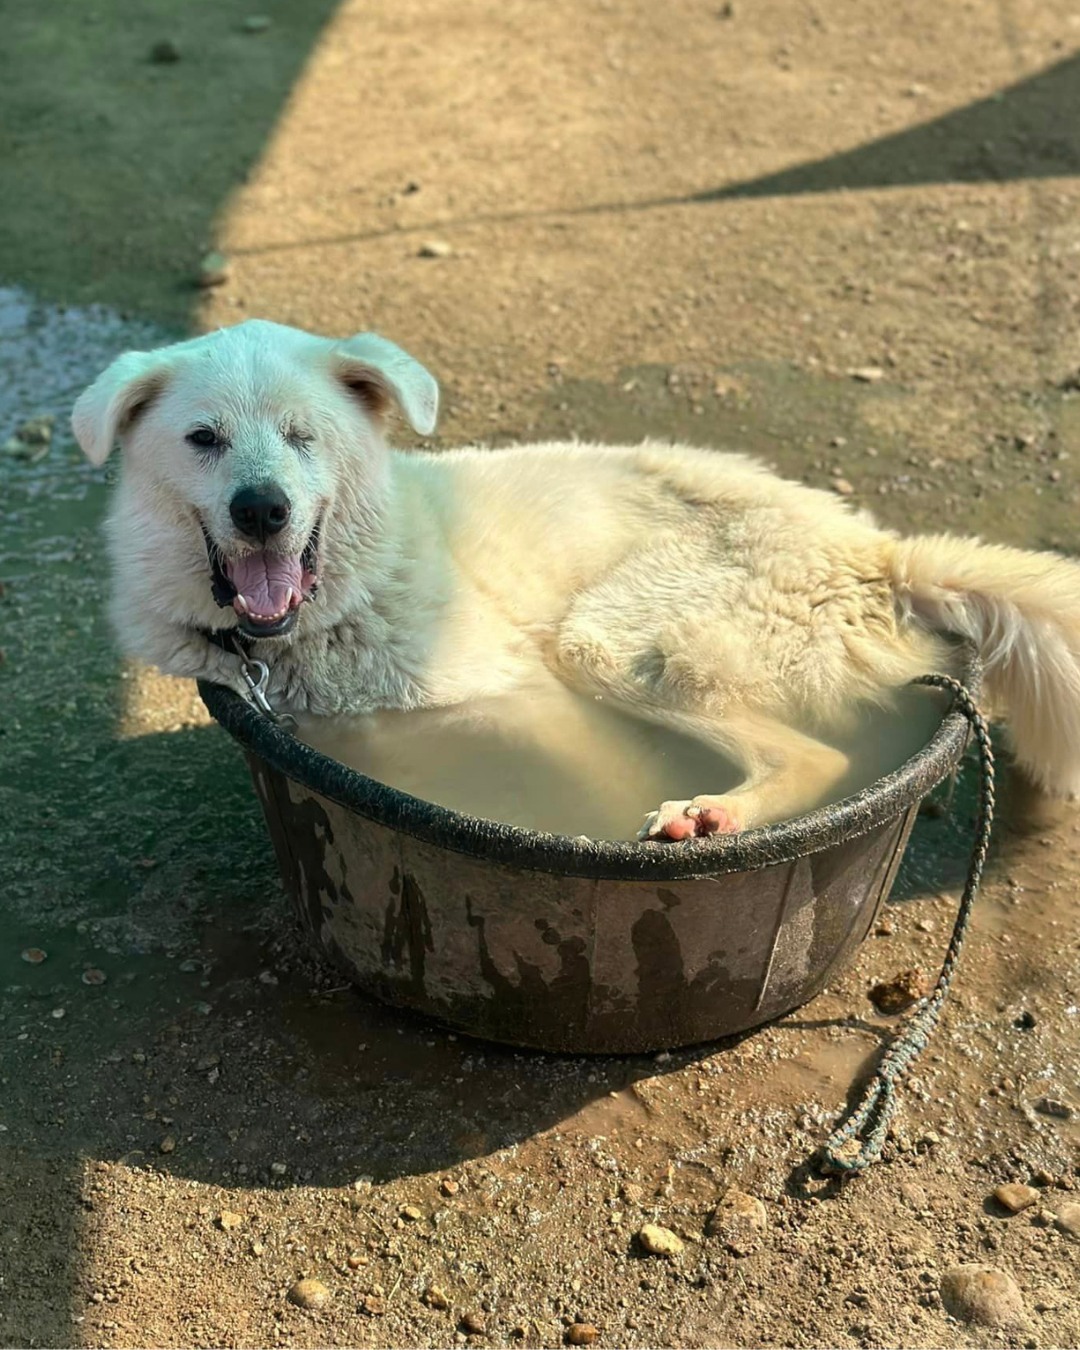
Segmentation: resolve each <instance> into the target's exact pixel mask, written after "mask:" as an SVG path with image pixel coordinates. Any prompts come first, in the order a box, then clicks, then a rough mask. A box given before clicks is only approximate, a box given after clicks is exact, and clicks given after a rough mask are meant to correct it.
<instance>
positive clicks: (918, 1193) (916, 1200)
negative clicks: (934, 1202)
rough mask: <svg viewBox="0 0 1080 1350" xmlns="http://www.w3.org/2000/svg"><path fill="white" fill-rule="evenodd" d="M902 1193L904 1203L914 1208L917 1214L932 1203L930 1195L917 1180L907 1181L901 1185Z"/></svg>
mask: <svg viewBox="0 0 1080 1350" xmlns="http://www.w3.org/2000/svg"><path fill="white" fill-rule="evenodd" d="M900 1194H901V1196H902V1197H903V1201H904V1204H905V1205H907V1206H909V1208H911V1209H913V1210H914V1211H915V1212H916V1214H918V1213H921V1212H922V1211H923V1210H924V1209H926V1208H927V1207H928V1205H929V1204H930V1197H929V1196H928V1195H927V1194H926V1191H925V1190H924V1189H923V1188H922V1187H921V1186H920V1185H919V1184H918V1182H916V1181H905V1182H904V1184H903V1185H902V1186H901V1187H900Z"/></svg>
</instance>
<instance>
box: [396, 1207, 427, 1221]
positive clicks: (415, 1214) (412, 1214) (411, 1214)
mask: <svg viewBox="0 0 1080 1350" xmlns="http://www.w3.org/2000/svg"><path fill="white" fill-rule="evenodd" d="M398 1213H399V1214H400V1215H401V1217H402V1218H403V1219H408V1221H409V1222H410V1223H416V1222H417V1220H418V1219H422V1218H423V1217H424V1211H423V1210H422V1209H420V1208H419V1207H418V1206H417V1205H402V1206H401V1208H400V1209H399V1210H398Z"/></svg>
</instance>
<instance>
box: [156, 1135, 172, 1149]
mask: <svg viewBox="0 0 1080 1350" xmlns="http://www.w3.org/2000/svg"><path fill="white" fill-rule="evenodd" d="M175 1151H176V1140H175V1139H174V1138H173V1136H172V1135H171V1134H167V1135H166V1136H165V1138H164V1139H163V1140H162V1141H161V1143H160V1144H158V1152H159V1153H174V1152H175Z"/></svg>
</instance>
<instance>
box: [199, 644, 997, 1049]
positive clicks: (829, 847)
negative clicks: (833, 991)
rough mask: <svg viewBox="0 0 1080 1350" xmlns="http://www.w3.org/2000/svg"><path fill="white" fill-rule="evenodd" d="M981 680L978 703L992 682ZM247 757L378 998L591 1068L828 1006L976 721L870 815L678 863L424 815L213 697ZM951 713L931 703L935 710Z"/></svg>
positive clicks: (451, 815)
mask: <svg viewBox="0 0 1080 1350" xmlns="http://www.w3.org/2000/svg"><path fill="white" fill-rule="evenodd" d="M962 678H963V679H964V681H965V683H966V684H967V685H968V687H969V689H973V688H974V685H975V683H976V682H977V671H976V670H975V669H974V665H973V663H972V662H969V663H968V668H967V669H966V671H965V672H964V673H963V675H962ZM199 688H200V693H201V695H202V698H203V701H204V702H205V704H206V706H207V708H208V709H209V711H210V713H211V715H212V716H213V717H214V718H215V719H216V720H217V721H218V722H219V723H220V724H221V726H222V727H224V728H225V730H226V731H227V732H229V734H230V735H231V736H232V737H233V738H234V739H235V740H236V741H238V742H239V744H240V745H241V747H242V748H243V751H244V753H245V755H246V757H247V761H248V765H249V767H250V769H251V775H252V778H253V780H254V784H255V790H256V792H257V794H258V797H259V800H260V802H261V803H262V808H263V811H264V813H265V816H266V822H267V825H268V826H269V830H270V837H271V839H272V841H273V845H274V849H275V851H276V853H277V859H278V863H279V866H280V869H281V876H282V879H283V881H284V883H285V889H286V891H287V892H288V894H289V896H290V897H291V899H292V902H293V904H294V905H295V907H296V910H297V912H298V913H299V916H300V918H301V920H302V922H303V923H304V925H305V926H306V927H307V928H308V929H309V930H310V932H311V933H312V934H314V936H315V938H316V939H317V940H318V942H319V943H320V944H321V945H322V947H323V948H324V949H325V951H326V952H327V953H328V954H329V956H330V957H331V958H332V959H333V960H334V962H335V963H336V964H337V965H338V966H339V967H340V968H341V970H342V971H343V972H344V973H345V975H346V976H347V977H348V978H349V979H350V980H352V981H353V982H355V984H356V985H358V986H359V987H360V989H362V990H364V991H365V992H366V993H368V994H370V995H373V996H374V997H375V998H377V999H381V1000H382V1001H384V1002H386V1003H390V1004H394V1005H397V1006H400V1007H404V1008H410V1009H412V1010H414V1011H416V1012H420V1013H424V1014H427V1015H429V1016H431V1017H433V1018H437V1019H438V1020H439V1021H440V1022H443V1023H445V1024H447V1025H449V1026H451V1027H454V1028H455V1029H458V1030H461V1031H464V1032H467V1033H469V1034H471V1035H474V1036H479V1037H484V1038H486V1039H489V1040H494V1041H504V1042H508V1043H510V1044H512V1045H519V1046H530V1047H534V1048H537V1049H541V1050H551V1051H560V1052H569V1053H574V1054H607V1053H640V1052H647V1051H656V1050H661V1049H671V1048H674V1047H676V1046H683V1045H691V1044H695V1043H698V1042H702V1041H711V1040H715V1039H718V1038H720V1037H723V1036H730V1035H733V1034H735V1033H737V1032H742V1031H746V1030H747V1029H748V1028H750V1027H754V1026H757V1025H759V1024H761V1023H763V1022H767V1021H769V1020H770V1019H772V1018H775V1017H779V1016H780V1015H781V1014H783V1013H787V1012H789V1011H791V1009H793V1008H795V1007H798V1006H799V1005H800V1004H802V1003H805V1002H806V1001H807V1000H808V999H811V998H813V997H814V995H815V994H817V993H818V992H819V991H820V990H821V989H822V988H824V987H825V985H826V984H827V983H828V982H829V980H830V979H832V978H833V976H834V975H835V974H837V972H838V971H839V970H840V969H841V968H842V967H843V966H844V964H845V962H846V961H847V960H848V958H849V957H850V956H851V954H852V952H853V951H854V949H855V948H856V947H857V946H858V945H859V943H860V942H862V940H863V938H864V937H865V936H866V934H867V932H868V931H869V929H870V927H871V925H872V924H873V923H874V920H875V917H876V915H877V913H878V910H879V908H880V907H881V905H882V903H883V902H884V900H885V899H886V897H887V896H888V893H889V890H890V888H891V886H892V883H893V879H894V877H895V876H896V871H897V868H898V867H899V864H900V859H901V856H902V854H903V851H904V846H905V844H906V843H907V839H908V835H909V834H910V832H911V827H912V825H913V823H914V820H915V816H916V814H917V812H918V809H919V804H920V802H921V801H922V800H923V798H924V797H925V796H926V795H927V793H928V792H930V791H931V790H932V789H933V788H934V787H936V786H937V785H938V784H939V783H941V782H942V781H943V780H944V779H945V778H947V777H948V776H949V775H950V774H951V773H952V772H953V770H954V769H955V767H956V766H957V764H958V762H959V760H960V758H961V756H962V754H963V752H964V749H965V746H966V743H967V736H968V726H967V723H966V721H965V719H964V718H963V716H962V715H961V714H960V713H958V712H954V711H950V712H947V713H946V712H945V708H946V701H945V700H944V699H943V700H942V710H943V718H942V721H941V723H940V725H939V726H938V727H937V729H936V731H935V732H934V734H933V736H932V737H931V739H930V741H929V742H928V744H927V745H925V746H924V747H923V748H922V749H921V750H920V751H919V752H918V753H916V754H915V755H914V756H912V758H910V759H909V760H907V761H906V763H904V764H903V765H902V766H901V767H900V768H899V769H898V770H896V771H895V772H894V773H891V774H889V775H887V776H886V777H884V778H881V779H879V780H878V781H877V782H875V783H873V784H872V785H871V786H870V787H868V788H866V789H865V790H864V791H862V792H860V793H858V794H857V795H854V796H851V797H848V798H846V799H845V800H843V801H840V802H838V803H836V804H835V805H830V806H827V807H823V808H821V809H820V810H816V811H812V812H809V813H808V814H806V815H803V816H800V817H798V818H796V819H793V820H788V821H784V822H782V823H780V824H777V825H770V826H767V827H764V828H761V829H754V830H748V831H746V832H745V833H743V834H737V835H726V836H715V837H713V838H711V839H703V840H690V841H686V842H684V843H678V844H659V843H630V842H627V843H619V842H612V843H607V842H596V841H585V840H582V839H573V838H570V837H568V836H562V835H552V834H541V833H536V832H533V831H530V830H524V829H519V828H517V827H515V826H510V825H501V824H497V823H495V822H493V821H488V820H480V819H476V818H474V817H471V816H467V815H462V814H460V813H458V812H456V811H451V810H448V809H446V808H444V807H441V806H436V805H433V804H432V803H430V802H425V801H420V800H418V799H417V798H415V797H411V796H409V795H408V794H407V793H404V792H399V791H397V790H396V789H394V788H391V787H387V786H385V785H384V784H382V783H378V782H375V781H373V780H372V779H370V778H366V777H365V776H364V775H363V774H361V773H358V772H356V771H355V770H353V769H350V768H347V767H345V766H344V765H342V764H339V763H338V762H336V761H335V760H333V759H330V758H328V757H327V756H326V755H323V754H320V753H319V752H318V751H316V750H313V749H311V748H310V747H309V746H307V745H305V744H303V742H301V741H298V740H296V739H295V738H294V737H293V736H292V735H290V734H289V732H288V731H286V730H283V729H282V728H281V727H279V726H278V725H276V724H275V723H274V722H273V721H271V720H270V719H269V718H268V717H266V716H265V715H264V714H263V713H261V712H259V711H258V710H257V709H256V708H254V707H253V706H252V705H251V704H249V703H248V702H246V700H244V699H242V698H241V697H240V696H239V695H237V694H235V693H233V692H232V691H231V690H228V689H225V688H222V687H221V686H218V685H211V684H205V683H203V684H200V686H199ZM928 696H932V695H928Z"/></svg>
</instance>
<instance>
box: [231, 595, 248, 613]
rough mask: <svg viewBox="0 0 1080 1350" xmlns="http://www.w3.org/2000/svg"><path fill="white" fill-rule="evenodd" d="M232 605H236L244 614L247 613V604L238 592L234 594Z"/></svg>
mask: <svg viewBox="0 0 1080 1350" xmlns="http://www.w3.org/2000/svg"><path fill="white" fill-rule="evenodd" d="M233 604H234V605H236V607H237V609H239V610H241V611H242V612H243V613H244V614H246V613H247V612H248V602H247V601H246V600H245V599H244V597H243V596H242V595H241V594H240V592H239V591H237V592H236V596H235V598H234V600H233Z"/></svg>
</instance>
